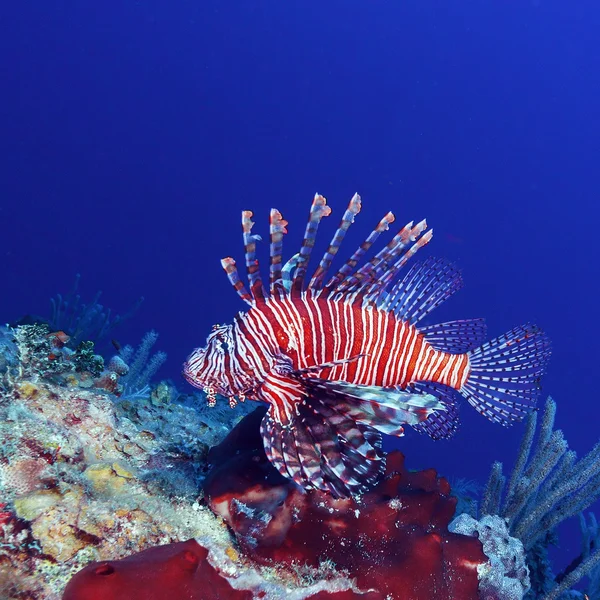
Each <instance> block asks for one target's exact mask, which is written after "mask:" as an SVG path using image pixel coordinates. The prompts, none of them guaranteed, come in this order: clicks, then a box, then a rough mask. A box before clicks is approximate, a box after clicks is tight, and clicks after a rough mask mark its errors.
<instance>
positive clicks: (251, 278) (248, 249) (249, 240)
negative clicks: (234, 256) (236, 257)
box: [242, 210, 265, 299]
mask: <svg viewBox="0 0 600 600" xmlns="http://www.w3.org/2000/svg"><path fill="white" fill-rule="evenodd" d="M252 227H254V221H252V211H250V210H244V211H242V232H243V236H244V252H245V256H246V270H247V272H248V283H249V284H250V291H251V293H252V297H253V298H254V299H257V298H264V296H265V294H264V290H263V287H262V279H261V276H260V267H259V263H258V259H257V258H256V242H259V241H260V240H261V237H260V236H259V235H252Z"/></svg>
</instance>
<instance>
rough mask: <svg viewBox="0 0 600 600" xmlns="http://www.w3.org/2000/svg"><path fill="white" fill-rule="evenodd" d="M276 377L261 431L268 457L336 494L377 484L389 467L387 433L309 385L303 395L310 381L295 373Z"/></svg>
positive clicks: (303, 481)
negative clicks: (384, 440) (327, 402)
mask: <svg viewBox="0 0 600 600" xmlns="http://www.w3.org/2000/svg"><path fill="white" fill-rule="evenodd" d="M271 377H272V379H273V380H274V381H273V385H272V386H269V391H268V392H265V390H262V394H261V396H262V399H267V397H268V401H269V403H270V407H269V410H268V411H267V414H266V415H265V416H264V417H263V420H262V423H261V435H262V438H263V445H264V448H265V452H266V455H267V458H268V459H269V461H270V462H271V464H273V466H274V467H275V468H276V469H277V470H278V471H279V473H281V474H282V475H283V476H284V477H287V478H289V479H292V480H293V481H295V482H296V483H297V484H299V485H301V486H302V487H304V488H317V489H321V490H325V491H329V492H330V493H332V494H333V495H334V496H336V497H345V496H349V495H351V494H355V493H360V492H363V491H365V490H366V489H368V488H369V487H371V486H372V485H373V484H374V483H375V482H376V481H377V479H378V478H379V476H380V475H381V474H382V473H383V471H384V469H385V459H384V457H383V454H382V452H381V435H380V434H379V433H378V432H377V431H375V430H373V429H371V428H370V427H368V426H366V425H364V424H360V423H356V422H355V421H353V419H352V418H351V417H349V416H347V415H344V414H342V413H340V412H339V411H336V410H335V408H334V407H329V406H327V405H325V404H323V403H321V401H320V398H319V397H318V396H313V395H311V393H310V391H309V390H304V391H305V393H304V394H303V395H301V396H299V395H297V394H298V391H299V390H300V387H299V386H303V384H304V380H302V379H298V378H296V377H294V376H293V375H291V374H289V375H286V374H278V373H275V374H273V375H272V376H271ZM275 380H276V381H275ZM290 389H291V390H294V393H296V395H295V397H294V399H293V400H294V404H293V406H292V405H290V402H291V401H292V397H291V396H289V395H287V396H286V395H285V393H286V392H285V391H286V390H290ZM276 394H278V395H276ZM283 406H285V407H287V408H285V409H284V410H282V407H283Z"/></svg>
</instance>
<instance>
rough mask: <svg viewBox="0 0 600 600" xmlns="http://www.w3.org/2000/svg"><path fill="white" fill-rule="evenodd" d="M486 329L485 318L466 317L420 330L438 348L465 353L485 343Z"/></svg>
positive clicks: (443, 350)
mask: <svg viewBox="0 0 600 600" xmlns="http://www.w3.org/2000/svg"><path fill="white" fill-rule="evenodd" d="M486 329H487V328H486V325H485V319H464V320H461V321H448V322H447V323H438V324H436V325H428V326H427V327H421V328H419V331H420V332H421V333H422V334H423V335H424V336H425V339H426V340H427V341H428V342H429V343H430V344H431V345H432V346H433V347H434V348H435V349H436V350H441V351H442V352H449V353H450V354H464V353H465V352H468V351H469V350H474V349H475V348H477V347H478V346H480V345H481V344H483V342H484V340H485V333H486Z"/></svg>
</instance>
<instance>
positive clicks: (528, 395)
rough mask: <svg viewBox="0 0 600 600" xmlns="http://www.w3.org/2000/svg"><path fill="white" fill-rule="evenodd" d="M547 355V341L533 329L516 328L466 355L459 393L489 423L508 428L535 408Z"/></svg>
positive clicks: (537, 330) (548, 344)
mask: <svg viewBox="0 0 600 600" xmlns="http://www.w3.org/2000/svg"><path fill="white" fill-rule="evenodd" d="M550 354H551V349H550V340H549V339H548V337H547V336H546V335H545V334H544V333H543V332H542V331H541V329H539V328H538V327H537V326H536V325H531V324H528V325H523V326H520V327H515V328H514V329H512V330H511V331H509V332H508V333H505V334H504V335H501V336H499V337H497V338H496V339H494V340H491V341H490V342H487V343H485V344H483V345H482V346H480V347H479V348H477V349H476V350H473V351H472V352H471V353H470V354H469V359H470V363H471V371H470V373H469V376H468V378H467V381H466V383H465V384H464V385H463V386H462V388H461V389H460V392H461V394H462V395H463V396H464V397H465V398H466V399H467V400H468V401H469V403H470V404H471V405H472V406H474V407H475V409H476V410H477V411H479V412H480V413H481V414H482V415H484V416H485V417H487V418H488V419H489V420H490V421H494V422H496V423H501V424H502V425H511V424H512V423H514V422H515V421H520V420H521V419H523V417H524V416H525V415H526V414H527V413H528V412H529V411H530V410H531V409H532V408H533V407H534V406H535V402H536V400H537V396H538V394H539V390H540V378H541V376H542V375H543V373H544V371H545V369H546V364H547V363H548V360H549V358H550Z"/></svg>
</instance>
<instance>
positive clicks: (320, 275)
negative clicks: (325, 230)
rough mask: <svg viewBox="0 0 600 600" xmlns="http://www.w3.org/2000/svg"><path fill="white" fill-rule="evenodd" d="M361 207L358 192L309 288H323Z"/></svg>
mask: <svg viewBox="0 0 600 600" xmlns="http://www.w3.org/2000/svg"><path fill="white" fill-rule="evenodd" d="M360 208H361V202H360V196H359V195H358V194H354V196H352V199H351V200H350V203H349V204H348V208H347V209H346V212H345V213H344V216H343V217H342V220H341V222H340V224H339V226H338V228H337V230H336V232H335V234H334V235H333V238H332V239H331V242H330V243H329V248H328V249H327V251H326V252H325V254H324V255H323V258H322V259H321V262H320V263H319V266H318V267H317V269H316V271H315V272H314V274H313V276H312V278H311V280H310V282H309V284H308V287H309V288H311V289H313V290H319V289H321V287H322V285H323V279H324V278H325V275H326V274H327V271H328V270H329V267H330V266H331V262H332V261H333V259H334V257H335V255H336V254H337V252H338V250H339V249H340V246H341V245H342V242H343V240H344V237H345V236H346V232H347V231H348V229H349V228H350V225H352V223H354V217H355V216H356V215H357V214H358V213H359V212H360Z"/></svg>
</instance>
